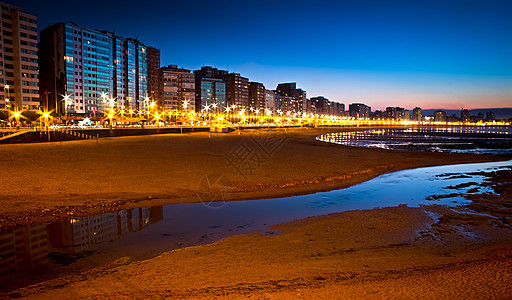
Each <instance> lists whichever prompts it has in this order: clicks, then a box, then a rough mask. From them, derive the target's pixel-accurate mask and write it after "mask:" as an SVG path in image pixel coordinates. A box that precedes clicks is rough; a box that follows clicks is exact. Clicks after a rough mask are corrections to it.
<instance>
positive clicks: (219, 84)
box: [194, 67, 228, 112]
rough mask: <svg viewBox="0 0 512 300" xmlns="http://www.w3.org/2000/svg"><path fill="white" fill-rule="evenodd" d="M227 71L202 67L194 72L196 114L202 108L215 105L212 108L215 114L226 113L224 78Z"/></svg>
mask: <svg viewBox="0 0 512 300" xmlns="http://www.w3.org/2000/svg"><path fill="white" fill-rule="evenodd" d="M227 73H228V72H227V71H223V70H218V69H217V68H212V67H202V68H201V70H196V71H194V74H195V78H196V98H195V101H196V112H200V111H201V110H202V109H203V108H205V107H207V106H208V107H209V106H210V105H212V104H214V103H215V104H216V107H215V108H213V107H212V108H213V110H214V111H216V112H225V111H226V105H227V104H226V103H227V99H226V83H225V82H224V80H223V79H224V77H225V75H227Z"/></svg>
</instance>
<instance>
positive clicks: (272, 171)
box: [0, 127, 509, 228]
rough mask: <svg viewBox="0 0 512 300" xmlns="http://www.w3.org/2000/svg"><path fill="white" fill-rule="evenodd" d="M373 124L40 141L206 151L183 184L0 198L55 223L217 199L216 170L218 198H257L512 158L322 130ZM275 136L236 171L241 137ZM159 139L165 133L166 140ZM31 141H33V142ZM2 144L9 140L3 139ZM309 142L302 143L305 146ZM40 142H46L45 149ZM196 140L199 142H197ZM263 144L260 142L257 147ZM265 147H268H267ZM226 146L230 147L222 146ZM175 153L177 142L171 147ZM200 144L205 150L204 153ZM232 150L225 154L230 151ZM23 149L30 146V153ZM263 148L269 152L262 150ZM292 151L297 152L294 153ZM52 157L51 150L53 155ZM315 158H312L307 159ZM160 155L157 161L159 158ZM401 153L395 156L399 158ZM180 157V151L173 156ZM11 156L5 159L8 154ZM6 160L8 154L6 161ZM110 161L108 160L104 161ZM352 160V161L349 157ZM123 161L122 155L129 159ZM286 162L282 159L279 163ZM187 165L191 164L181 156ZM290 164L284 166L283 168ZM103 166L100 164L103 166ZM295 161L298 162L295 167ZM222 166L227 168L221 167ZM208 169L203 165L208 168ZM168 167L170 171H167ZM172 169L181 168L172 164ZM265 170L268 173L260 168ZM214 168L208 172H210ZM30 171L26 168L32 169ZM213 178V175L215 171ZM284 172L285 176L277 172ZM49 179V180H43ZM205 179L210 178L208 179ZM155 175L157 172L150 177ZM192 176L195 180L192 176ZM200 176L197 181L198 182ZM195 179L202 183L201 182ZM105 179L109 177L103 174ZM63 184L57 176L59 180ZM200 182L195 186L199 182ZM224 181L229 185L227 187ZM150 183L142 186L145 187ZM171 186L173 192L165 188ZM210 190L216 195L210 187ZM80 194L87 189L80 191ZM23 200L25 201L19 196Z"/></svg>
mask: <svg viewBox="0 0 512 300" xmlns="http://www.w3.org/2000/svg"><path fill="white" fill-rule="evenodd" d="M361 129H363V130H365V129H369V128H358V127H356V128H322V129H307V128H306V129H304V128H302V129H287V130H277V131H276V130H264V131H263V130H262V131H258V132H254V131H252V132H251V131H250V130H249V131H243V132H242V133H241V134H240V135H234V134H227V135H224V136H223V135H220V136H219V135H216V136H214V137H212V135H211V134H209V133H191V134H185V135H182V136H176V135H165V136H161V135H160V136H144V137H124V138H123V137H117V138H111V139H106V140H105V141H102V143H104V144H105V145H96V142H90V141H78V142H64V143H59V144H56V145H47V144H46V145H44V146H43V147H38V146H32V147H30V148H31V149H30V150H31V151H29V152H33V151H34V150H35V151H36V152H37V153H38V154H39V155H41V156H43V157H44V156H45V155H46V156H51V154H49V153H45V152H46V151H45V150H47V149H48V148H50V149H59V148H63V150H62V151H64V150H66V149H69V148H70V147H71V148H75V149H77V150H78V151H80V152H82V153H85V152H86V151H87V150H90V149H92V150H94V148H95V146H96V147H97V148H104V149H107V150H110V151H116V150H119V149H120V148H121V147H129V146H130V145H135V146H138V149H142V150H146V151H148V148H150V147H151V144H149V145H147V146H143V147H141V146H140V145H141V144H143V143H155V144H158V145H159V146H160V147H163V148H164V149H165V148H166V147H172V146H173V144H174V143H179V145H178V146H179V148H178V150H177V151H178V152H181V151H183V150H184V149H183V148H186V151H188V153H187V154H188V155H189V156H191V160H193V159H196V158H197V159H199V160H200V162H199V163H197V164H196V165H194V164H192V165H189V166H187V168H188V172H186V173H185V172H180V170H179V168H177V169H176V170H173V171H174V172H176V171H178V172H180V174H181V175H182V176H185V177H187V178H185V179H184V180H181V183H185V182H186V184H184V185H180V184H170V185H169V184H168V182H166V181H164V182H162V181H159V182H158V180H156V181H157V182H156V183H151V182H149V183H148V184H144V183H143V184H142V185H140V184H139V185H138V186H137V189H133V188H132V189H131V190H124V191H119V192H111V193H106V191H108V190H109V188H111V187H113V186H107V187H106V188H104V187H103V188H102V189H101V188H100V189H96V190H97V191H99V192H103V193H90V191H91V189H94V188H95V187H94V184H98V185H100V184H102V182H99V181H103V179H106V178H104V177H103V178H97V179H95V180H94V181H93V182H92V184H91V185H92V186H91V189H87V190H86V191H73V192H71V191H70V189H66V188H64V187H63V185H58V184H57V185H56V187H55V188H56V190H57V192H53V193H51V194H41V193H40V194H33V192H32V193H30V194H28V193H27V192H31V189H32V190H34V188H33V187H28V188H25V189H23V190H22V192H21V193H18V194H16V193H14V194H13V193H9V191H6V189H5V187H2V192H1V193H0V202H4V203H9V202H11V203H12V204H13V206H9V205H2V208H0V228H9V227H13V226H16V225H27V224H35V223H47V222H52V221H56V220H62V219H65V218H71V217H83V216H89V215H98V214H102V213H107V212H112V211H116V210H120V209H128V208H138V207H144V206H155V205H165V204H176V203H196V202H209V201H210V198H209V197H211V196H212V197H213V196H218V193H219V191H218V190H215V189H214V188H212V189H211V190H210V188H211V187H208V189H209V190H207V195H206V196H207V199H204V200H205V201H203V199H200V198H199V197H198V195H200V194H199V193H198V191H200V189H201V184H202V182H203V181H204V178H205V177H208V176H212V175H213V176H214V177H213V178H214V179H215V178H217V177H215V176H217V175H218V174H219V173H220V174H221V175H225V174H227V175H226V176H225V177H229V179H231V180H229V179H228V181H227V183H224V185H225V186H227V187H228V188H229V190H228V193H225V194H224V195H223V196H222V197H223V198H221V199H214V200H213V201H239V200H255V199H268V198H282V197H288V196H296V195H304V194H311V193H316V192H323V191H330V190H336V189H343V188H347V187H349V186H352V185H355V184H359V183H362V182H364V181H367V180H370V179H372V178H375V177H378V176H380V175H383V174H387V173H391V172H395V171H399V170H405V169H412V168H419V167H429V166H437V165H449V164H459V163H477V162H490V161H500V160H506V159H509V158H508V157H506V156H486V155H464V154H463V155H461V154H447V153H430V152H408V151H396V150H382V149H369V148H354V147H349V146H342V145H335V144H330V143H325V142H321V141H316V140H315V136H317V135H318V134H322V133H327V132H339V131H354V130H361ZM269 136H270V137H271V138H275V139H276V140H278V141H279V138H281V139H285V142H284V143H282V146H281V147H280V148H278V149H277V150H276V151H275V153H274V154H275V156H276V157H277V158H276V157H274V156H271V157H270V158H269V159H268V161H263V163H260V165H258V168H257V169H256V170H255V172H254V173H253V174H251V176H248V178H245V179H244V178H241V177H240V176H236V175H237V174H236V172H235V171H234V170H233V169H232V168H229V167H227V166H226V162H225V161H224V160H225V159H226V154H225V153H228V154H229V153H230V152H229V151H230V147H232V148H236V147H237V146H238V145H244V143H245V144H248V143H249V142H254V140H255V139H256V138H260V139H262V138H263V139H265V138H267V139H268V137H269ZM159 139H163V140H160V141H159ZM192 143H199V145H197V148H200V149H201V148H202V147H203V146H208V147H209V150H210V151H211V152H214V153H217V152H220V154H214V155H212V154H211V153H208V152H206V155H205V153H201V150H197V148H196V150H194V149H191V148H192V147H193V146H194V145H191V144H192ZM26 146H30V145H26ZM0 147H1V146H0ZM298 147H301V148H302V149H297V148H298ZM4 148H11V149H9V150H11V151H19V150H21V149H23V148H20V147H17V146H16V145H14V146H13V145H9V146H7V147H5V146H4ZM38 148H39V149H38ZM194 148H195V147H194ZM253 148H256V147H253ZM260 148H261V147H260ZM224 149H227V150H225V151H224V152H222V151H221V150H224ZM165 150H168V151H169V152H170V153H173V151H175V150H171V149H165ZM310 151H314V152H315V153H316V152H319V151H320V152H321V154H317V156H323V155H325V156H329V155H330V156H333V157H332V159H328V158H327V159H326V158H325V157H317V158H316V159H315V158H311V157H308V152H310ZM198 152H199V153H198ZM223 153H224V157H222V154H223ZM163 154H164V155H165V153H159V156H160V157H161V156H162V155H163ZM22 155H23V154H22ZM90 156H92V157H87V159H88V160H91V159H92V160H94V159H97V158H98V156H101V153H95V154H94V155H90ZM205 156H206V158H207V159H208V156H214V157H215V160H216V164H215V165H214V166H206V167H205V166H204V165H203V163H204V162H205ZM261 156H262V155H261ZM288 156H291V158H288ZM346 156H350V157H351V158H355V159H366V160H371V162H369V163H364V162H362V163H355V162H350V163H347V165H346V166H344V165H343V163H344V162H341V163H340V167H339V168H338V169H341V170H336V168H335V167H333V166H332V164H333V160H334V161H336V160H337V159H338V160H339V159H345V160H346ZM286 158H288V161H287V162H286V163H284V164H283V163H282V162H279V161H277V160H278V159H286ZM387 158H390V161H389V160H388V161H386V162H384V163H383V160H386V159H387ZM50 159H51V158H50ZM302 159H304V160H306V159H307V160H309V161H307V162H304V161H301V160H302ZM156 160H157V157H155V159H154V160H150V162H153V161H156ZM295 160H296V161H297V162H298V164H302V165H303V166H300V165H299V167H298V168H293V165H290V161H291V162H294V161H295ZM393 160H395V161H394V162H393ZM171 161H172V162H173V163H175V162H176V159H172V160H171ZM3 162H5V160H4V161H3ZM1 163H2V161H1V160H0V165H1ZM104 163H108V161H104ZM116 163H117V165H118V166H119V165H120V164H119V162H114V165H116ZM146 163H148V159H142V160H141V159H139V160H138V161H136V164H138V166H139V167H141V166H144V165H145V164H146ZM345 163H346V162H345ZM16 164H17V162H16V161H14V162H13V164H11V165H10V166H6V164H5V163H4V164H3V167H4V169H7V170H6V171H7V172H8V171H9V170H8V168H9V167H10V169H11V170H12V169H13V166H15V165H16ZM121 164H122V163H121ZM276 164H277V165H278V166H274V165H276ZM181 165H183V164H181ZM275 167H277V168H279V167H282V169H283V170H279V169H277V168H275ZM98 169H99V168H98ZM98 169H95V168H91V169H90V170H89V171H88V172H84V173H83V176H86V177H91V176H94V175H95V174H97V172H98ZM162 169H163V166H159V165H154V166H152V168H151V170H150V172H156V173H158V172H162ZM290 169H292V170H290ZM293 169H300V171H302V172H303V175H302V176H300V175H299V176H295V178H293V176H292V178H288V176H287V175H288V174H287V173H289V172H294V171H295V172H299V173H300V171H297V170H293ZM219 171H220V172H219ZM201 172H202V173H201ZM163 173H165V172H163ZM170 173H171V174H172V173H173V172H170ZM188 173H193V174H192V176H187V174H188ZM259 173H263V174H259ZM111 174H112V175H113V176H119V174H117V173H116V172H115V171H113V170H112V171H111ZM204 174H206V175H204ZM25 175H26V174H25ZM43 176H44V174H41V173H37V172H35V173H34V174H31V176H29V178H26V179H25V180H23V181H24V182H30V183H31V184H32V185H39V188H40V186H41V185H44V184H45V181H46V182H48V181H47V180H44V178H43ZM134 179H135V180H137V179H140V177H139V176H137V174H135V175H132V178H129V177H128V178H127V180H126V181H127V182H128V183H129V182H130V181H132V182H133V181H134ZM209 179H210V178H209ZM276 179H277V180H276ZM38 180H39V181H43V182H38ZM202 180H203V181H202ZM148 181H151V179H148ZM187 181H188V182H187ZM191 182H192V183H191ZM194 182H195V184H194ZM103 183H104V182H103ZM158 183H162V184H167V187H166V188H167V190H165V189H162V188H159V187H156V186H155V185H157V184H158ZM52 184H53V185H55V182H52ZM194 185H195V186H194ZM221 188H222V187H221ZM119 189H121V190H123V188H122V187H119V186H117V190H119ZM140 190H142V192H141V191H140ZM163 191H165V192H163ZM208 193H210V194H211V195H209V194H208ZM79 195H80V196H79ZM20 202H21V203H22V204H19V203H20Z"/></svg>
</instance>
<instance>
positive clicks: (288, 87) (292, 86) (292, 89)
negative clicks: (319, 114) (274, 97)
mask: <svg viewBox="0 0 512 300" xmlns="http://www.w3.org/2000/svg"><path fill="white" fill-rule="evenodd" d="M276 94H279V95H282V96H288V97H292V98H293V100H294V102H295V103H296V105H295V106H296V107H295V108H294V111H295V112H307V106H305V105H304V104H305V103H306V99H307V97H306V91H304V90H303V89H298V88H297V83H296V82H289V83H280V84H278V85H277V89H276Z"/></svg>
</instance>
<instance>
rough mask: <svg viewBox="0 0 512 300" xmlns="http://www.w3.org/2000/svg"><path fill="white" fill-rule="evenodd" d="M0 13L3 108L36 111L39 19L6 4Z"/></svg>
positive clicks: (0, 100) (0, 5)
mask: <svg viewBox="0 0 512 300" xmlns="http://www.w3.org/2000/svg"><path fill="white" fill-rule="evenodd" d="M0 12H1V13H0V33H1V38H0V109H9V110H37V109H38V108H39V105H40V102H39V70H38V53H37V17H36V16H35V15H33V14H29V13H26V12H24V11H23V10H22V9H21V8H19V7H16V6H14V5H10V4H7V3H3V2H0Z"/></svg>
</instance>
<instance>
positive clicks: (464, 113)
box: [460, 109, 471, 123]
mask: <svg viewBox="0 0 512 300" xmlns="http://www.w3.org/2000/svg"><path fill="white" fill-rule="evenodd" d="M460 120H461V121H462V122H464V123H467V122H469V121H471V113H470V111H469V109H462V110H461V111H460Z"/></svg>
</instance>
